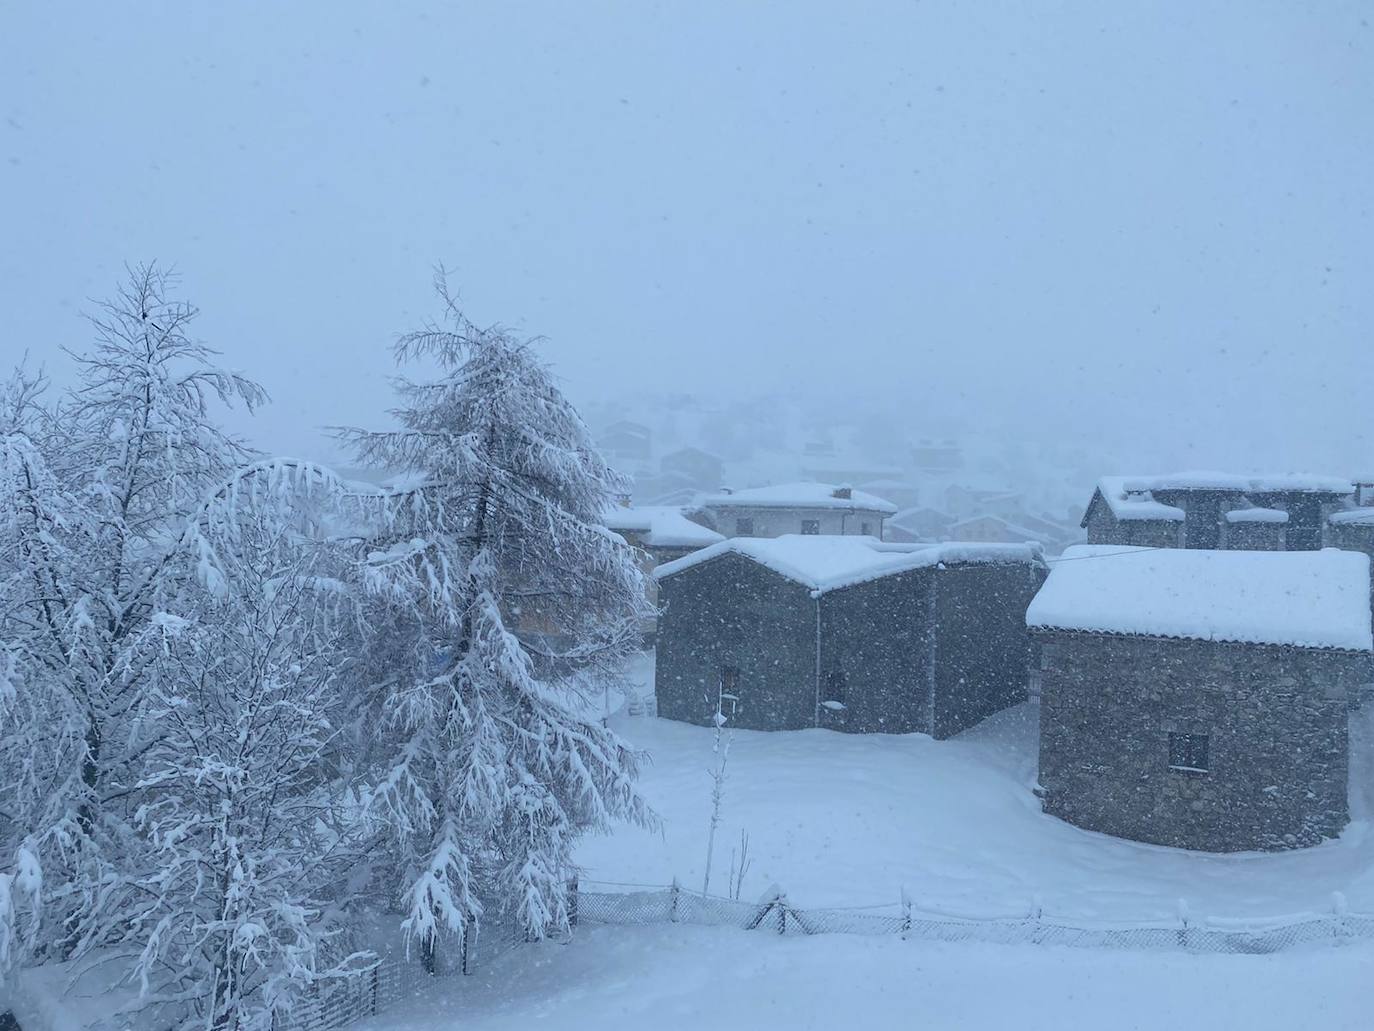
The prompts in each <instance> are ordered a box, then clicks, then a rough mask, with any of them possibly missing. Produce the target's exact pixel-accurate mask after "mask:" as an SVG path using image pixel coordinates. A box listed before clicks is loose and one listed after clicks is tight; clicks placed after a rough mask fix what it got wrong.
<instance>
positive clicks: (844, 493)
mask: <svg viewBox="0 0 1374 1031" xmlns="http://www.w3.org/2000/svg"><path fill="white" fill-rule="evenodd" d="M830 496H831V497H833V498H839V499H840V500H841V501H849V500H851V499H852V498H853V497H854V488H853V487H848V486H845V487H836V488H835V489H834V490H832V491H831V492H830Z"/></svg>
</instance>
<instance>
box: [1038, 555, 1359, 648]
mask: <svg viewBox="0 0 1374 1031" xmlns="http://www.w3.org/2000/svg"><path fill="white" fill-rule="evenodd" d="M1026 623H1027V625H1028V626H1031V627H1035V628H1038V629H1044V630H1077V631H1087V632H1093V633H1107V634H1142V635H1146V636H1150V637H1181V638H1191V639H1196V640H1203V641H1234V642H1242V643H1248V644H1283V645H1293V646H1296V647H1302V648H1344V649H1351V650H1356V651H1370V650H1371V647H1372V644H1371V635H1370V606H1369V558H1368V557H1367V556H1366V555H1363V554H1361V553H1360V552H1354V551H1338V550H1336V549H1334V548H1327V549H1325V550H1322V551H1280V552H1273V551H1200V550H1192V549H1186V548H1130V547H1121V546H1115V545H1086V544H1085V545H1077V546H1075V547H1072V548H1069V549H1068V550H1066V551H1065V552H1064V554H1063V555H1062V556H1061V557H1060V558H1059V559H1057V560H1051V562H1050V575H1049V579H1048V580H1046V581H1045V585H1044V586H1043V587H1042V588H1041V589H1040V592H1039V593H1038V594H1037V595H1036V596H1035V600H1034V601H1032V602H1031V605H1030V609H1029V611H1028V612H1027V613H1026Z"/></svg>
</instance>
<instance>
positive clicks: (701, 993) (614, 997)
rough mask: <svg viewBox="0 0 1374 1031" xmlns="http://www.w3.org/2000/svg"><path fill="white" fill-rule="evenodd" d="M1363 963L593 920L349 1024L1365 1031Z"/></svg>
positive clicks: (417, 1027) (374, 1029)
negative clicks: (597, 923)
mask: <svg viewBox="0 0 1374 1031" xmlns="http://www.w3.org/2000/svg"><path fill="white" fill-rule="evenodd" d="M1371 963H1374V947H1371V946H1369V945H1360V946H1351V947H1346V948H1338V949H1316V950H1304V951H1299V952H1285V953H1278V954H1275V955H1269V956H1215V955H1188V954H1173V953H1151V952H1094V951H1091V950H1085V949H1058V948H1048V947H1030V946H1021V947H1012V946H997V945H937V944H932V943H928V942H915V941H902V940H901V939H899V938H861V937H854V936H849V935H823V936H817V937H814V938H783V937H780V936H778V935H775V934H767V933H764V932H759V931H741V930H736V929H733V928H725V927H689V926H685V925H666V926H664V925H660V926H656V927H592V928H584V929H582V930H580V931H579V932H578V934H577V936H576V937H575V938H574V940H573V941H572V943H571V944H568V945H557V944H551V943H546V944H542V945H537V946H529V947H527V948H522V949H517V950H516V951H515V952H513V953H508V954H507V955H505V956H503V957H501V958H500V959H498V960H496V961H495V962H493V963H492V964H490V965H489V966H487V967H484V968H483V969H482V970H480V971H478V972H477V973H476V974H475V975H473V976H471V977H468V978H461V979H452V980H448V981H443V982H440V984H439V985H438V986H437V987H436V989H435V991H434V992H432V993H427V994H426V995H425V996H424V997H423V998H421V999H417V1000H416V1001H415V1002H414V1003H413V1004H409V1005H405V1006H401V1007H399V1008H397V1009H394V1010H391V1011H389V1012H388V1013H386V1014H383V1015H382V1016H380V1017H377V1018H374V1019H372V1020H369V1021H367V1022H366V1023H364V1024H360V1025H356V1028H357V1031H440V1029H447V1028H458V1027H461V1028H462V1029H463V1031H507V1029H509V1031H517V1029H519V1031H524V1029H526V1028H532V1027H548V1028H565V1029H569V1031H574V1029H583V1028H586V1029H593V1028H594V1029H595V1031H645V1029H646V1028H652V1029H654V1031H678V1029H705V1028H709V1029H712V1031H734V1029H737V1028H739V1029H743V1028H751V1029H752V1028H760V1029H762V1028H786V1029H789V1031H798V1029H804V1028H826V1029H828V1031H835V1029H839V1028H873V1029H886V1028H904V1027H921V1028H932V1029H942V1031H943V1029H946V1028H958V1029H960V1031H984V1029H986V1031H1003V1029H1005V1028H1009V1027H1014V1028H1016V1029H1017V1031H1040V1029H1045V1031H1051V1029H1052V1031H1063V1029H1078V1028H1092V1029H1106V1028H1111V1029H1113V1031H1128V1029H1137V1028H1138V1029H1149V1031H1155V1029H1158V1028H1173V1027H1194V1026H1199V1027H1208V1028H1215V1029H1218V1031H1229V1029H1233V1028H1234V1029H1244V1031H1270V1029H1275V1031H1279V1029H1281V1031H1293V1029H1295V1028H1321V1029H1322V1031H1355V1029H1360V1031H1367V1029H1368V1028H1369V1027H1371V1026H1374V1011H1371V1008H1370V1000H1369V992H1368V987H1367V985H1368V975H1369V970H1370V965H1371Z"/></svg>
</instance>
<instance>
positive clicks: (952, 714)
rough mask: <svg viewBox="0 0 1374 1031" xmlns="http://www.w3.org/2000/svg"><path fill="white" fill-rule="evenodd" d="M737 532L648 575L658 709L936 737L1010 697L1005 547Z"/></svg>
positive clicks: (1024, 586)
mask: <svg viewBox="0 0 1374 1031" xmlns="http://www.w3.org/2000/svg"><path fill="white" fill-rule="evenodd" d="M875 545H876V542H872V541H869V542H865V541H863V540H862V539H857V538H840V539H836V538H831V539H828V540H827V539H825V538H819V539H817V538H803V537H788V538H780V539H778V540H776V541H771V540H756V539H738V540H733V541H727V542H725V543H724V544H722V545H716V546H714V547H712V548H709V549H706V550H704V551H702V552H699V553H697V554H696V555H695V556H691V557H689V558H687V559H684V560H682V561H680V562H677V563H672V564H671V565H669V566H664V567H662V568H660V570H659V571H658V579H659V592H660V593H659V601H660V616H659V632H658V635H657V640H656V650H657V659H658V662H657V670H656V682H655V689H656V695H657V702H658V712H659V715H660V716H663V717H667V718H669V719H677V720H682V721H685V722H689V723H697V724H700V725H703V726H708V725H710V724H711V722H712V720H713V719H714V717H715V713H716V712H717V708H718V707H719V708H720V711H721V712H722V713H723V714H724V715H725V716H726V718H727V720H729V721H730V724H731V725H732V726H737V727H742V728H744V729H752V730H798V729H803V728H807V727H823V728H828V729H833V730H840V731H848V732H854V733H867V732H881V733H911V732H915V731H920V732H923V733H928V734H933V735H934V736H935V737H937V738H944V737H949V736H951V735H952V734H957V733H959V732H960V731H962V730H965V729H967V728H968V727H970V726H973V725H974V724H975V723H977V722H979V721H980V720H982V719H984V718H986V717H987V716H989V715H991V714H992V713H994V712H997V711H999V710H1000V709H1003V708H1006V707H1007V706H1008V705H1012V704H1015V703H1016V702H1019V701H1022V700H1024V698H1025V690H1026V671H1027V665H1028V647H1029V644H1028V641H1029V639H1028V635H1027V633H1026V629H1025V625H1024V614H1025V609H1026V606H1027V604H1029V602H1030V599H1031V597H1032V596H1033V595H1034V593H1035V591H1036V589H1037V587H1038V586H1039V585H1040V583H1041V582H1042V581H1043V578H1044V575H1045V568H1044V564H1043V562H1042V560H1041V559H1040V557H1039V552H1038V550H1037V549H1035V548H1033V547H1028V546H1020V545H1004V546H998V545H969V546H956V545H944V546H935V547H917V548H900V547H897V546H893V545H886V546H883V545H876V547H875Z"/></svg>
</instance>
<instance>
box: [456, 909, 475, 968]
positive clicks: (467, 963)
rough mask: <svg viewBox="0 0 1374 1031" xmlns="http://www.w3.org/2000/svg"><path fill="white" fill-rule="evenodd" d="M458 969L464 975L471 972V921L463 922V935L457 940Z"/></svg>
mask: <svg viewBox="0 0 1374 1031" xmlns="http://www.w3.org/2000/svg"><path fill="white" fill-rule="evenodd" d="M458 970H459V971H460V972H461V973H462V974H463V975H464V976H467V975H468V974H470V973H472V921H471V920H468V921H467V922H466V923H464V924H463V936H462V938H461V940H460V941H459V942H458Z"/></svg>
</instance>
